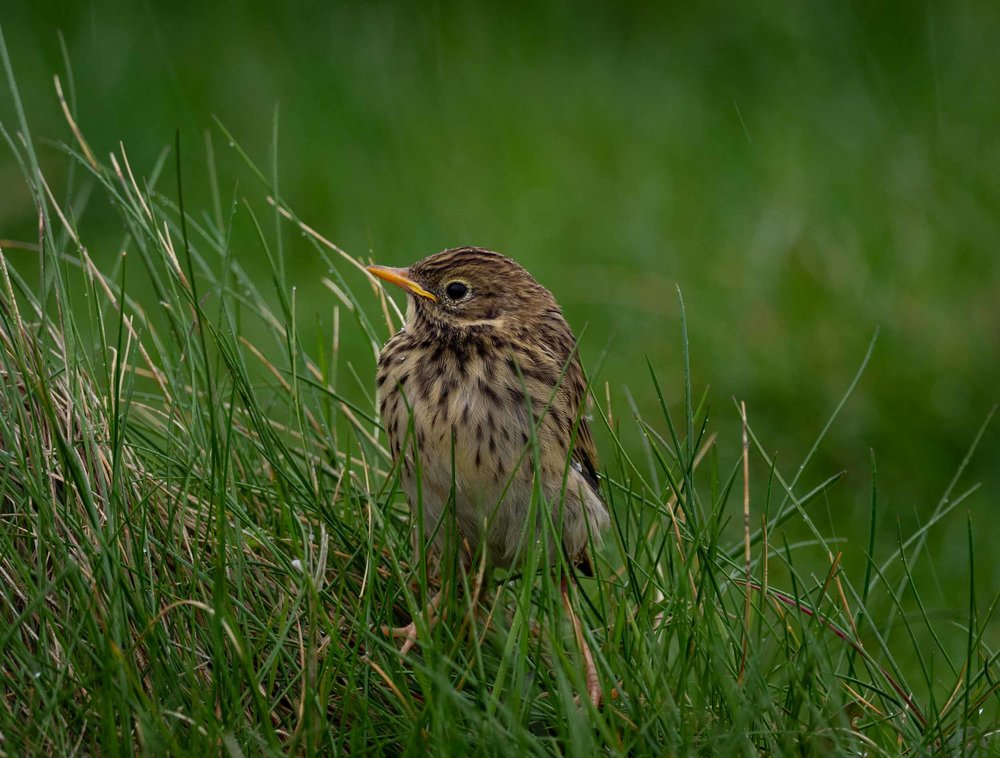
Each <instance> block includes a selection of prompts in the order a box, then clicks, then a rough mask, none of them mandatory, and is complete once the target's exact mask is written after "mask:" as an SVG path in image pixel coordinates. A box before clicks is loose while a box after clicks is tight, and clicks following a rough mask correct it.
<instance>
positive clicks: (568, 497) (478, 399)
mask: <svg viewBox="0 0 1000 758" xmlns="http://www.w3.org/2000/svg"><path fill="white" fill-rule="evenodd" d="M368 271H369V272H371V273H372V274H374V275H375V276H377V277H379V278H381V279H383V280H385V281H388V282H391V283H393V284H396V285H398V286H400V287H402V288H403V289H404V290H406V292H407V294H408V296H409V297H408V305H407V311H406V324H405V326H404V327H403V328H402V329H401V330H400V331H399V332H398V333H397V334H396V335H395V336H393V337H392V338H391V339H390V340H389V341H388V342H387V343H386V345H385V347H383V348H382V352H381V354H380V355H379V361H378V378H377V382H378V391H377V398H378V408H379V415H380V416H381V419H382V424H383V426H384V427H385V429H386V431H387V432H388V436H389V445H390V448H391V451H392V456H393V459H394V461H395V462H396V464H397V465H398V466H400V468H401V482H402V487H403V490H404V492H405V493H406V496H407V498H408V499H409V501H410V504H411V507H412V508H413V509H414V511H417V510H418V509H420V510H422V512H423V517H424V527H425V533H426V534H428V535H432V534H433V535H436V541H437V544H438V547H439V548H441V549H442V550H449V549H450V550H457V549H459V548H460V546H462V545H468V547H469V549H470V550H471V551H472V553H473V554H474V555H480V553H478V551H480V550H482V551H484V554H483V555H484V559H485V561H486V563H487V565H489V566H498V567H511V566H515V565H517V564H519V563H520V562H521V561H523V558H524V555H525V551H526V550H530V549H535V548H534V545H536V544H537V536H538V534H539V533H540V525H538V524H534V525H531V524H529V523H528V522H529V511H530V505H531V499H532V490H533V487H535V477H536V476H537V477H538V479H539V481H540V484H541V492H542V493H543V494H544V502H545V503H546V504H547V507H548V509H550V513H548V514H546V515H550V516H551V523H552V524H553V525H554V526H555V528H556V529H557V530H561V537H562V545H561V548H562V549H563V550H565V552H566V555H567V557H568V558H569V559H570V560H571V561H573V562H577V563H580V562H584V563H585V562H586V561H587V554H586V549H587V543H588V537H589V536H590V535H594V536H595V537H596V536H598V535H599V534H600V532H601V531H602V530H603V529H605V528H606V527H607V526H608V523H609V517H608V510H607V507H606V506H605V504H604V501H603V500H602V499H601V496H600V493H599V491H598V477H597V454H596V450H595V447H594V441H593V438H592V437H591V434H590V429H589V427H588V425H587V419H586V418H585V417H584V416H583V411H584V407H585V401H586V382H585V378H584V374H583V370H582V368H581V366H580V361H579V358H578V356H577V350H576V347H577V344H576V339H575V338H574V336H573V332H572V330H571V329H570V327H569V325H568V324H567V323H566V320H565V318H563V314H562V311H561V310H560V308H559V305H558V303H557V302H556V300H555V298H554V297H553V296H552V293H550V292H549V291H548V290H547V289H545V287H543V286H542V285H540V284H539V283H538V282H537V281H535V279H534V277H532V276H531V274H529V273H528V272H527V271H526V270H525V269H524V268H522V267H521V266H520V265H519V264H518V263H516V262H515V261H513V260H511V259H510V258H507V257H505V256H503V255H500V254H499V253H494V252H491V251H489V250H484V249H481V248H476V247H463V248H455V249H452V250H445V251H443V252H440V253H437V254H435V255H431V256H429V257H427V258H424V259H423V260H421V261H419V262H417V263H415V264H413V265H412V266H410V267H409V268H402V269H398V268H386V267H383V266H369V267H368ZM536 444H537V453H538V456H537V458H538V462H537V468H536V465H535V463H534V455H533V448H532V446H533V445H536ZM452 496H453V497H454V502H453V506H452V502H451V498H452ZM452 507H453V511H452V510H451V509H452ZM452 512H453V513H454V517H455V521H456V522H457V523H454V524H451V525H448V524H442V523H441V522H442V519H443V518H444V517H445V515H446V514H450V513H452ZM449 526H450V527H451V528H449ZM456 532H457V535H456ZM449 534H451V535H453V536H457V539H458V541H457V543H456V544H453V545H450V546H449V545H448V544H447V540H448V535H449ZM551 547H554V546H551ZM550 556H551V558H550V560H555V558H556V557H557V556H556V555H555V554H554V551H550ZM588 565H589V564H588ZM435 604H436V603H435ZM402 633H404V634H405V635H406V636H407V638H408V639H407V644H405V645H404V650H408V649H409V647H411V646H412V644H413V641H414V639H415V628H414V627H413V625H412V624H411V625H410V626H409V627H406V628H404V630H402ZM585 657H588V658H589V651H587V652H586V653H585ZM588 674H589V672H588ZM593 675H594V678H595V680H596V672H594V674H593ZM588 681H589V676H588Z"/></svg>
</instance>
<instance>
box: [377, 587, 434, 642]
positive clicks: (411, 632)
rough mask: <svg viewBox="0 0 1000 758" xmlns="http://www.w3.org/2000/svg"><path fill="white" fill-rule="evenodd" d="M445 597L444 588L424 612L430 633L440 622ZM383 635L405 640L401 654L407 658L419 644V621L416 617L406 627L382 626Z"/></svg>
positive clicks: (432, 599)
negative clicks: (439, 610) (440, 611)
mask: <svg viewBox="0 0 1000 758" xmlns="http://www.w3.org/2000/svg"><path fill="white" fill-rule="evenodd" d="M443 597H444V588H443V587H442V588H441V589H440V590H438V591H437V592H436V593H435V594H434V597H432V598H431V601H430V602H429V603H428V604H427V607H426V608H424V610H423V611H422V615H423V616H424V622H425V623H426V624H427V630H428V631H430V630H431V629H433V628H434V625H435V624H436V623H437V622H438V618H439V617H438V614H437V609H438V606H439V605H441V599H442V598H443ZM382 634H387V635H389V636H390V637H392V638H394V639H399V638H400V637H402V638H403V644H402V646H400V648H399V654H400V655H401V656H405V655H406V654H407V653H409V652H410V651H411V650H412V649H413V648H414V647H415V646H416V644H417V619H416V618H415V617H414V619H413V621H411V622H410V623H409V624H407V625H406V626H396V627H391V626H389V625H387V624H385V625H383V626H382Z"/></svg>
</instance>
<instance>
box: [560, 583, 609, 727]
mask: <svg viewBox="0 0 1000 758" xmlns="http://www.w3.org/2000/svg"><path fill="white" fill-rule="evenodd" d="M562 598H563V607H564V608H566V613H567V614H569V618H570V621H571V622H572V623H573V636H574V637H576V645H577V647H578V648H580V654H581V655H582V656H583V665H584V677H585V678H584V681H585V682H586V683H587V695H588V696H589V697H590V702H591V703H593V704H594V707H595V708H600V707H601V697H602V694H601V683H600V680H599V679H598V678H597V666H595V665H594V654H593V653H592V652H591V650H590V645H588V644H587V639H586V638H585V637H584V636H583V627H581V626H580V619H578V618H577V617H576V613H575V612H574V611H573V603H572V602H571V601H570V598H569V582H568V581H567V579H566V577H565V576H564V577H563V579H562ZM577 703H578V704H579V697H577Z"/></svg>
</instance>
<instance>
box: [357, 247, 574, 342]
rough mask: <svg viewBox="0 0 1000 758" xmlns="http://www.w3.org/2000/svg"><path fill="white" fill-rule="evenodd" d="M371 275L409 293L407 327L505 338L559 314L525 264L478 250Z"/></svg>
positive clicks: (375, 269) (379, 269)
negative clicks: (488, 332)
mask: <svg viewBox="0 0 1000 758" xmlns="http://www.w3.org/2000/svg"><path fill="white" fill-rule="evenodd" d="M368 271H369V272H370V273H372V274H373V275H374V276H377V277H379V278H380V279H383V280H385V281H387V282H391V283H393V284H395V285H398V286H399V287H402V288H403V289H404V290H406V292H407V294H408V295H409V298H408V300H409V307H408V308H407V314H406V322H407V325H408V326H413V325H415V324H418V323H425V324H427V325H432V326H439V327H443V328H451V329H469V328H475V327H480V328H487V329H495V330H497V331H501V332H503V331H508V330H510V329H513V328H514V327H515V325H516V326H521V327H523V326H525V325H530V324H531V323H532V321H533V320H534V319H536V318H541V317H543V316H545V315H546V314H550V313H552V311H555V312H557V313H558V312H559V306H558V304H557V303H556V301H555V298H554V297H553V296H552V293H550V292H549V291H548V290H547V289H545V287H543V286H542V285H540V284H539V283H538V282H537V281H535V278H534V277H533V276H532V275H531V274H529V273H528V272H527V271H525V270H524V268H523V267H521V265H520V264H518V263H517V262H516V261H513V260H511V259H510V258H507V257H506V256H503V255H500V254H499V253H494V252H492V251H490V250H484V249H482V248H478V247H459V248H453V249H451V250H445V251H443V252H440V253H435V254H434V255H431V256H428V257H427V258H424V259H423V260H421V261H418V262H416V263H414V264H413V265H412V266H409V267H408V268H388V267H386V266H369V267H368Z"/></svg>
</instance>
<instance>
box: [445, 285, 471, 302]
mask: <svg viewBox="0 0 1000 758" xmlns="http://www.w3.org/2000/svg"><path fill="white" fill-rule="evenodd" d="M468 293H469V287H468V285H467V284H465V282H450V283H449V284H448V286H447V287H445V288H444V294H445V295H447V296H448V299H449V300H461V299H462V298H463V297H465V296H466V295H467V294H468Z"/></svg>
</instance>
